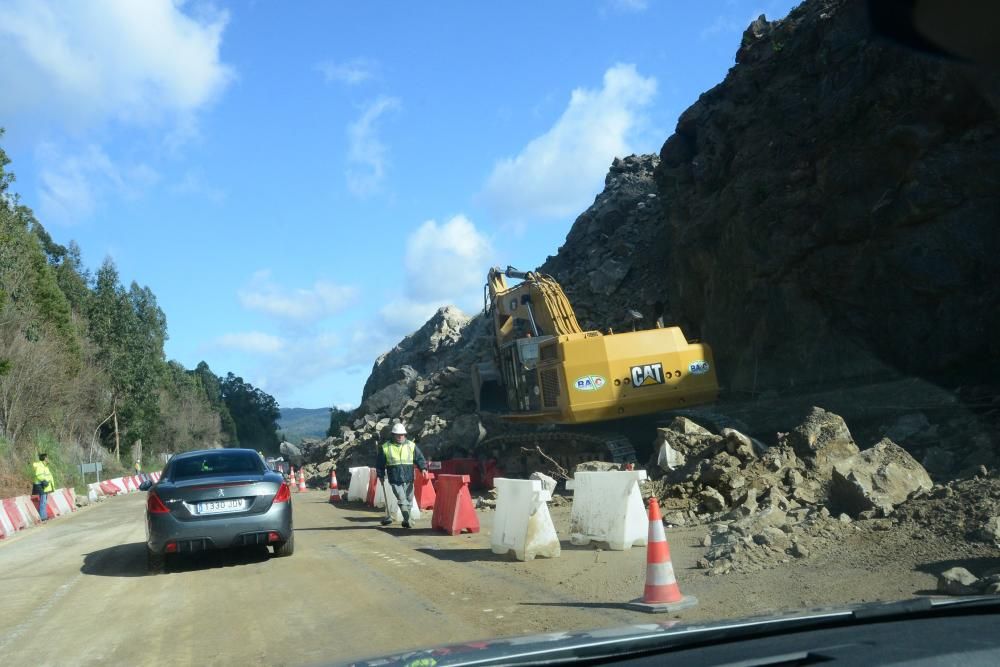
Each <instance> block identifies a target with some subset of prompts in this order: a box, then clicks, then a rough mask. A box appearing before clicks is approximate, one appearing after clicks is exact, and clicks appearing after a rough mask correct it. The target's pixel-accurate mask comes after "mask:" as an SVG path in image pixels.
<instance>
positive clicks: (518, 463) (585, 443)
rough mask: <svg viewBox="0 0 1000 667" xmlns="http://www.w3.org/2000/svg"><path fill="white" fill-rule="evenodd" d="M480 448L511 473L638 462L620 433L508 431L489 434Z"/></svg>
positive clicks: (564, 472)
mask: <svg viewBox="0 0 1000 667" xmlns="http://www.w3.org/2000/svg"><path fill="white" fill-rule="evenodd" d="M476 451H477V452H479V453H480V455H485V456H489V457H491V458H494V459H496V460H497V461H498V462H499V464H500V466H501V468H502V469H503V471H504V474H506V475H511V476H527V475H530V474H531V473H533V472H545V473H547V474H550V475H553V476H556V477H563V478H566V477H571V476H572V475H573V471H574V470H575V469H576V466H577V465H578V464H580V463H583V462H586V461H606V462H609V463H618V464H622V465H625V464H629V463H632V464H634V463H635V462H636V452H635V448H634V447H633V446H632V443H631V442H630V441H629V439H628V438H627V437H625V436H624V435H621V434H618V433H582V432H579V431H569V430H553V431H536V432H518V433H505V434H503V435H495V436H492V437H488V438H486V439H485V440H483V441H482V442H481V443H479V445H478V446H477V447H476Z"/></svg>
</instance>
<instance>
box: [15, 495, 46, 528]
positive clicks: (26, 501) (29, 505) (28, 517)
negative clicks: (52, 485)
mask: <svg viewBox="0 0 1000 667" xmlns="http://www.w3.org/2000/svg"><path fill="white" fill-rule="evenodd" d="M15 500H16V501H17V507H18V509H20V510H21V516H23V517H24V520H25V522H26V523H27V524H28V525H29V526H34V525H36V524H39V523H41V522H42V518H41V517H40V516H38V509H37V508H36V507H35V504H34V503H33V502H31V497H30V496H18V497H17V498H16V499H15Z"/></svg>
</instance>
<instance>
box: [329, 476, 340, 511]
mask: <svg viewBox="0 0 1000 667" xmlns="http://www.w3.org/2000/svg"><path fill="white" fill-rule="evenodd" d="M339 501H340V489H338V488H337V471H336V470H331V471H330V503H331V504H333V503H336V502H339Z"/></svg>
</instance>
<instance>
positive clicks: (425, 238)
mask: <svg viewBox="0 0 1000 667" xmlns="http://www.w3.org/2000/svg"><path fill="white" fill-rule="evenodd" d="M491 253H492V248H491V247H490V242H489V240H488V239H487V238H486V237H485V236H483V235H482V234H480V233H479V231H478V230H477V229H476V226H475V225H474V224H472V221H470V220H469V219H468V218H466V217H465V216H464V215H456V216H455V217H453V218H452V219H451V220H449V221H448V222H446V223H444V224H440V225H439V224H438V223H437V222H436V221H435V220H428V221H427V222H425V223H424V224H422V225H420V227H418V228H417V229H416V231H414V232H413V233H412V234H410V237H409V238H408V239H407V242H406V257H405V258H404V266H405V268H406V284H407V294H408V296H410V297H412V298H414V299H417V300H419V301H441V300H442V299H449V298H451V299H455V298H456V297H461V296H464V295H467V294H468V293H469V292H470V291H481V290H482V286H483V283H484V282H486V271H487V268H488V266H489V261H490V255H491Z"/></svg>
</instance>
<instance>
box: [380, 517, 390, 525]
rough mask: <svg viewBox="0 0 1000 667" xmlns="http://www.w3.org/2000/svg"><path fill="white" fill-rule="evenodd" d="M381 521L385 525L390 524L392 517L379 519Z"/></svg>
mask: <svg viewBox="0 0 1000 667" xmlns="http://www.w3.org/2000/svg"><path fill="white" fill-rule="evenodd" d="M379 523H380V524H382V525H383V526H388V525H390V524H391V523H392V519H390V518H389V517H385V518H384V519H382V520H381V521H379Z"/></svg>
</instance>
